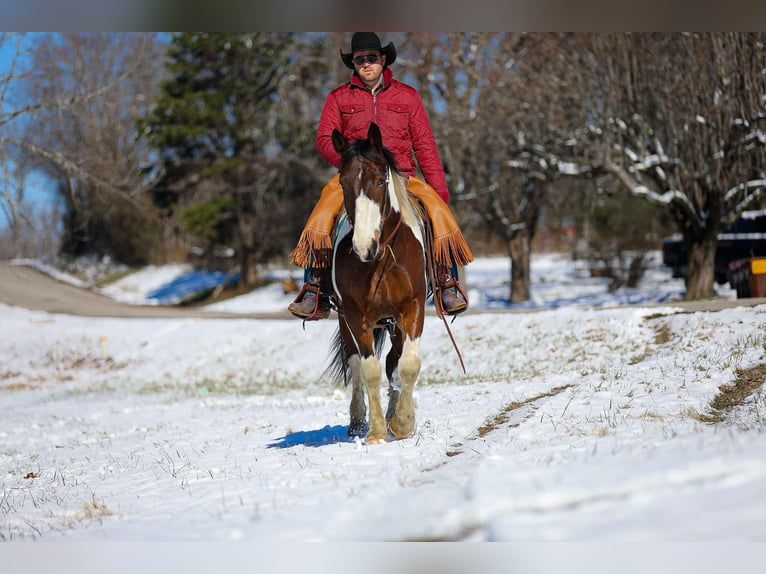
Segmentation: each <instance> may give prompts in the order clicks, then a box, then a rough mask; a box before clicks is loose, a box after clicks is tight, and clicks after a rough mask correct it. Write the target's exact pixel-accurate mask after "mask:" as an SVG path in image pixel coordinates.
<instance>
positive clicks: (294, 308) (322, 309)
mask: <svg viewBox="0 0 766 574" xmlns="http://www.w3.org/2000/svg"><path fill="white" fill-rule="evenodd" d="M307 291H311V292H312V293H313V294H314V310H313V311H312V312H311V313H308V314H306V313H304V312H303V311H302V310H300V309H299V308H298V305H299V304H300V303H301V302H302V301H303V297H304V295H305V294H306V292H307ZM322 301H323V295H322V288H321V286H319V285H312V284H311V283H305V282H304V283H303V287H301V290H300V291H299V292H298V295H297V296H296V297H295V300H294V301H293V302H292V303H290V305H289V306H288V307H287V310H288V311H290V313H292V314H293V315H294V316H296V317H298V319H303V320H304V321H319V320H320V319H327V317H329V316H330V306H329V304H328V305H322Z"/></svg>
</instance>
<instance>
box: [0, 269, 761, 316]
mask: <svg viewBox="0 0 766 574" xmlns="http://www.w3.org/2000/svg"><path fill="white" fill-rule="evenodd" d="M0 303H3V304H5V305H13V306H15V307H24V308H27V309H34V310H38V311H47V312H49V313H65V314H67V315H80V316H83V317H156V318H180V317H197V318H210V319H291V320H293V321H297V319H295V318H294V317H293V316H292V315H291V314H290V313H289V312H288V311H287V310H285V311H278V312H274V313H225V312H220V311H206V310H203V309H200V308H195V307H160V306H153V305H131V304H127V303H120V302H119V301H115V300H114V299H112V298H110V297H106V296H104V295H101V294H99V293H95V292H93V291H89V290H88V289H82V288H80V287H75V286H74V285H70V284H68V283H64V282H62V281H58V280H57V279H54V278H52V277H51V276H49V275H47V274H45V273H42V272H40V271H38V270H37V269H34V268H32V267H25V266H20V265H10V264H8V263H3V262H0ZM763 304H766V298H763V297H761V298H753V299H736V300H731V299H714V300H705V301H679V302H673V303H662V304H660V305H655V306H662V307H666V306H668V305H672V306H674V307H681V308H682V309H684V310H686V311H689V312H692V311H718V310H720V309H725V308H729V307H744V306H747V307H752V306H754V305H763ZM532 311H534V310H532ZM532 311H528V312H532ZM467 312H468V313H471V310H469V311H467ZM474 312H479V311H474ZM480 312H485V311H480ZM493 312H494V311H493ZM499 312H507V311H499Z"/></svg>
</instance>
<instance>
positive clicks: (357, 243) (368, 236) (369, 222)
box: [352, 193, 382, 259]
mask: <svg viewBox="0 0 766 574" xmlns="http://www.w3.org/2000/svg"><path fill="white" fill-rule="evenodd" d="M381 220H382V214H381V212H380V206H379V205H378V204H377V203H375V202H374V201H372V200H371V199H370V198H369V197H367V195H366V194H364V193H361V194H360V195H359V197H357V198H356V205H355V206H354V235H353V237H352V244H353V246H354V251H355V252H356V253H357V255H359V257H361V258H362V259H364V258H365V257H366V256H367V254H369V253H370V250H371V249H372V247H373V243H377V242H378V241H379V240H380V224H381Z"/></svg>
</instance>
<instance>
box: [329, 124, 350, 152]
mask: <svg viewBox="0 0 766 574" xmlns="http://www.w3.org/2000/svg"><path fill="white" fill-rule="evenodd" d="M347 145H348V142H347V141H346V138H344V137H343V134H341V133H340V132H339V131H338V130H332V147H334V148H335V151H337V152H338V153H339V154H340V155H343V152H344V151H346V146H347Z"/></svg>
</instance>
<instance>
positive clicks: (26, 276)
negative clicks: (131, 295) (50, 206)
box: [0, 263, 297, 321]
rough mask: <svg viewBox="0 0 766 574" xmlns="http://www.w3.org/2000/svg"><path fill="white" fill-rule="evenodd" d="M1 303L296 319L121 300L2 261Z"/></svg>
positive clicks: (87, 313)
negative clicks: (129, 302) (121, 301)
mask: <svg viewBox="0 0 766 574" xmlns="http://www.w3.org/2000/svg"><path fill="white" fill-rule="evenodd" d="M0 303H4V304H5V305H13V306H15V307H24V308H27V309H34V310H38V311H48V312H49V313H65V314H67V315H80V316H83V317H157V318H179V317H199V318H214V319H221V318H227V319H230V318H246V319H288V318H290V319H294V317H293V316H292V315H291V314H290V313H289V312H288V311H287V310H285V311H284V312H276V313H225V312H219V311H205V310H203V309H199V308H195V307H160V306H155V305H131V304H127V303H120V302H119V301H115V300H114V299H112V298H110V297H106V296H105V295H101V294H99V293H95V292H93V291H90V290H88V289H82V288H80V287H75V286H74V285H70V284H68V283H64V282H62V281H58V280H57V279H54V278H53V277H51V276H50V275H47V274H45V273H42V272H40V271H38V270H37V269H34V268H32V267H25V266H22V265H10V264H8V263H0ZM296 321H297V319H296Z"/></svg>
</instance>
